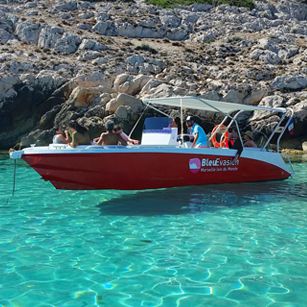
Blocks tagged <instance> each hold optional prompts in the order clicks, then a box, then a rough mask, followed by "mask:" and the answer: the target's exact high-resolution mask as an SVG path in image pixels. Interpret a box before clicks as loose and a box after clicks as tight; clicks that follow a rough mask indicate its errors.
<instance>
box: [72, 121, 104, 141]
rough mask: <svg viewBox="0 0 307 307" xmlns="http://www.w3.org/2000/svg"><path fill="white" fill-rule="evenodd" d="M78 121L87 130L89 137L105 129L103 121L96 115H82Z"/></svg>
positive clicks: (97, 134)
mask: <svg viewBox="0 0 307 307" xmlns="http://www.w3.org/2000/svg"><path fill="white" fill-rule="evenodd" d="M78 122H79V124H80V125H82V126H83V127H85V128H86V129H87V130H88V132H89V135H90V138H91V139H94V138H96V137H98V136H99V135H100V134H101V133H102V131H105V128H104V121H103V119H102V118H100V117H98V116H91V117H82V118H80V119H79V120H78Z"/></svg>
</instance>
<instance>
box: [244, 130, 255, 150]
mask: <svg viewBox="0 0 307 307" xmlns="http://www.w3.org/2000/svg"><path fill="white" fill-rule="evenodd" d="M243 139H244V144H243V145H244V147H257V145H256V143H255V142H254V137H253V133H252V132H251V131H246V132H245V133H244V136H243Z"/></svg>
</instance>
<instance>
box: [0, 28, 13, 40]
mask: <svg viewBox="0 0 307 307" xmlns="http://www.w3.org/2000/svg"><path fill="white" fill-rule="evenodd" d="M13 38H14V37H13V35H12V34H11V33H9V32H8V31H6V30H4V29H1V28H0V44H6V43H7V41H9V40H10V39H13Z"/></svg>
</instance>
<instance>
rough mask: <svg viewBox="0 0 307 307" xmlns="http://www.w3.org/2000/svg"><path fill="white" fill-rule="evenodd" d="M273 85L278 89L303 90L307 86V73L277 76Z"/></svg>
mask: <svg viewBox="0 0 307 307" xmlns="http://www.w3.org/2000/svg"><path fill="white" fill-rule="evenodd" d="M272 87H273V88H274V89H277V90H301V89H304V88H306V87H307V76H306V75H283V76H279V77H276V78H275V79H274V80H273V82H272Z"/></svg>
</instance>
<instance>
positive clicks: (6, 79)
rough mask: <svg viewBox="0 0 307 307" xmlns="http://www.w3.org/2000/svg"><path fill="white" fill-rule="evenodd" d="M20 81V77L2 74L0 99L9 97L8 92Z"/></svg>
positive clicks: (0, 76)
mask: <svg viewBox="0 0 307 307" xmlns="http://www.w3.org/2000/svg"><path fill="white" fill-rule="evenodd" d="M19 82H20V80H19V78H18V77H16V76H10V75H0V100H2V99H3V98H4V97H7V94H8V92H9V91H10V90H11V89H13V87H14V86H15V85H17V84H18V83H19Z"/></svg>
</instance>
